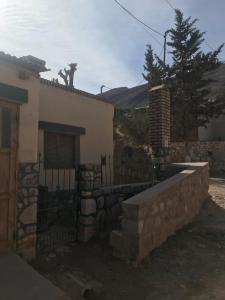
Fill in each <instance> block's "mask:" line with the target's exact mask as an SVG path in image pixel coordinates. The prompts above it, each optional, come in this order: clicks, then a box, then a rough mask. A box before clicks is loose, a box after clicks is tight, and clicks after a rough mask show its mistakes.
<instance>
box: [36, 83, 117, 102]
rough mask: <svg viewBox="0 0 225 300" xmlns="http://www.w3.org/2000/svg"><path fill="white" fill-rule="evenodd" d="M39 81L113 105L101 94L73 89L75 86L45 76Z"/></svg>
mask: <svg viewBox="0 0 225 300" xmlns="http://www.w3.org/2000/svg"><path fill="white" fill-rule="evenodd" d="M40 82H41V84H45V85H48V86H51V87H55V88H59V89H62V90H64V91H66V92H70V93H73V94H78V95H82V96H86V97H89V98H93V99H95V100H98V101H101V102H104V103H106V104H110V105H112V106H113V107H114V103H113V102H111V101H109V100H107V99H106V98H103V97H101V96H97V95H94V94H91V93H88V92H85V91H82V90H79V89H75V88H72V89H71V88H69V87H67V86H65V85H63V84H61V83H57V82H53V81H50V80H48V79H45V78H40Z"/></svg>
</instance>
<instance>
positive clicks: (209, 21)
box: [0, 0, 225, 94]
mask: <svg viewBox="0 0 225 300" xmlns="http://www.w3.org/2000/svg"><path fill="white" fill-rule="evenodd" d="M120 3H121V4H123V5H124V6H126V7H127V9H129V10H130V11H131V12H133V13H134V14H135V15H136V16H137V17H139V18H140V19H141V20H143V21H144V22H145V23H147V24H148V25H149V26H151V27H153V28H155V29H156V30H158V31H159V32H162V33H163V32H165V30H167V29H169V28H171V26H173V22H174V11H173V9H172V8H171V7H170V6H169V5H168V3H167V2H166V0H120ZM170 3H171V4H172V5H173V7H175V8H179V9H181V10H182V11H183V12H184V14H185V16H192V17H193V18H198V19H199V21H198V26H199V28H200V29H201V30H202V31H204V32H206V34H205V39H206V42H207V44H206V43H204V45H203V48H204V50H205V51H210V47H212V48H216V47H218V46H219V45H220V44H222V43H223V42H225V34H224V33H225V22H224V12H225V1H224V0H216V1H211V0H170ZM0 37H1V41H0V44H1V46H0V51H4V52H6V53H9V54H12V55H16V56H18V57H19V56H24V55H29V54H30V55H33V56H36V57H38V58H40V59H43V60H45V61H46V66H47V67H48V68H49V69H51V71H49V72H46V73H43V74H42V77H45V78H47V79H52V78H56V77H57V73H58V71H59V70H60V69H61V68H64V67H66V66H67V65H68V64H69V63H71V62H75V63H77V64H78V69H77V72H76V74H75V81H74V84H75V87H76V88H78V89H82V90H85V91H87V92H91V93H94V94H96V93H99V92H100V87H101V85H105V86H107V88H116V87H121V86H127V87H132V86H136V85H139V84H141V83H143V77H142V72H143V65H144V53H145V51H146V45H147V44H151V45H152V47H153V49H154V50H155V52H156V53H157V54H158V55H161V54H162V45H163V44H162V43H163V40H162V37H160V36H158V35H157V34H155V33H151V32H149V31H148V30H146V29H145V28H144V27H143V26H142V25H140V24H139V23H137V22H136V21H135V20H134V19H132V18H131V17H130V16H129V15H128V14H126V13H125V12H124V11H123V10H122V9H121V8H120V7H119V6H118V5H117V4H116V3H115V2H114V1H113V0H0ZM155 38H156V39H157V41H156V40H155ZM220 57H221V59H222V60H225V50H223V52H222V53H221V55H220ZM168 59H169V57H168ZM107 88H105V91H106V90H107Z"/></svg>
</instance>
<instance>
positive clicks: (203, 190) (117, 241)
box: [111, 163, 208, 263]
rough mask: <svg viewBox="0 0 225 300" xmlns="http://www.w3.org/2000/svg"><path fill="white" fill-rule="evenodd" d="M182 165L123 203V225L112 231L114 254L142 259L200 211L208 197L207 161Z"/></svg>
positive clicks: (137, 259)
mask: <svg viewBox="0 0 225 300" xmlns="http://www.w3.org/2000/svg"><path fill="white" fill-rule="evenodd" d="M180 166H181V165H180ZM182 166H183V167H185V168H186V169H185V170H183V171H182V172H180V173H179V174H177V175H175V176H173V177H171V178H169V179H167V180H165V181H164V182H161V183H159V184H158V185H156V186H154V187H152V188H150V189H147V190H146V191H144V192H142V193H140V194H138V195H136V196H134V197H132V198H130V199H128V200H127V201H124V202H123V203H122V217H123V219H122V228H121V230H115V231H113V232H112V233H111V245H112V247H113V249H114V254H115V255H116V256H119V257H121V258H123V259H125V260H129V261H134V262H135V263H139V262H141V261H142V260H143V259H144V258H145V257H146V256H148V255H149V253H150V252H151V251H152V250H153V249H155V248H157V247H159V246H160V245H161V244H162V243H163V242H165V241H166V239H167V238H168V237H169V236H171V235H172V234H174V233H175V232H176V231H177V230H179V229H181V228H182V227H183V226H185V225H186V224H188V223H190V222H191V221H192V220H193V219H194V217H195V216H196V215H197V214H198V213H199V211H200V209H201V207H202V204H203V202H204V200H206V199H207V198H208V164H207V163H192V164H182Z"/></svg>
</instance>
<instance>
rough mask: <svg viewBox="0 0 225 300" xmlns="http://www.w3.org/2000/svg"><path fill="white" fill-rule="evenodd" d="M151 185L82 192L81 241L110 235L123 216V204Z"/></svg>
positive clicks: (79, 235) (79, 237) (79, 223)
mask: <svg viewBox="0 0 225 300" xmlns="http://www.w3.org/2000/svg"><path fill="white" fill-rule="evenodd" d="M151 184H152V183H136V184H125V185H115V186H109V187H101V188H98V189H96V190H94V191H90V190H89V191H84V192H82V194H81V195H82V198H81V208H80V215H79V218H78V239H79V241H82V242H87V241H89V240H90V239H91V238H93V237H95V236H97V235H99V234H100V235H105V234H109V233H110V232H111V230H112V228H113V226H114V225H115V224H116V223H118V218H119V216H121V214H122V202H123V201H124V200H126V199H128V198H130V197H132V196H133V195H135V194H138V193H140V192H142V191H143V190H146V189H147V188H149V187H150V186H151Z"/></svg>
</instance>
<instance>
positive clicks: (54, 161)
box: [0, 52, 114, 258]
mask: <svg viewBox="0 0 225 300" xmlns="http://www.w3.org/2000/svg"><path fill="white" fill-rule="evenodd" d="M46 71H48V69H47V68H46V66H45V62H44V61H43V60H40V59H37V58H35V57H32V56H23V57H20V58H18V57H15V56H11V55H9V54H5V53H3V52H0V182H1V184H0V249H1V248H3V249H11V248H13V249H17V251H18V252H19V253H21V254H22V255H24V256H26V257H27V258H32V257H34V256H35V252H36V242H37V236H36V230H37V207H38V194H39V191H38V187H39V185H42V186H45V187H47V188H49V187H50V185H51V184H52V182H53V179H54V178H55V177H57V180H58V183H57V184H55V186H54V187H52V189H53V190H54V189H57V188H59V183H60V181H62V179H60V178H61V177H60V176H61V174H64V179H63V180H64V181H66V182H64V189H65V188H66V186H69V187H70V183H71V182H72V181H73V179H71V177H70V179H68V178H69V177H68V176H70V175H71V172H72V171H73V170H75V169H76V167H77V166H78V165H84V164H86V165H89V164H99V163H100V157H101V155H102V154H109V155H111V157H113V117H114V107H113V105H112V104H111V103H109V102H107V101H105V100H104V99H102V98H100V97H98V96H95V95H92V94H90V93H86V92H84V91H80V90H77V89H72V90H71V89H68V88H66V87H65V86H63V85H61V84H58V83H53V82H51V81H48V80H46V79H42V78H41V77H40V74H41V73H42V72H46ZM50 174H51V180H50V179H49V178H50ZM67 174H68V176H67ZM74 174H75V173H74ZM48 176H49V177H48Z"/></svg>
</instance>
